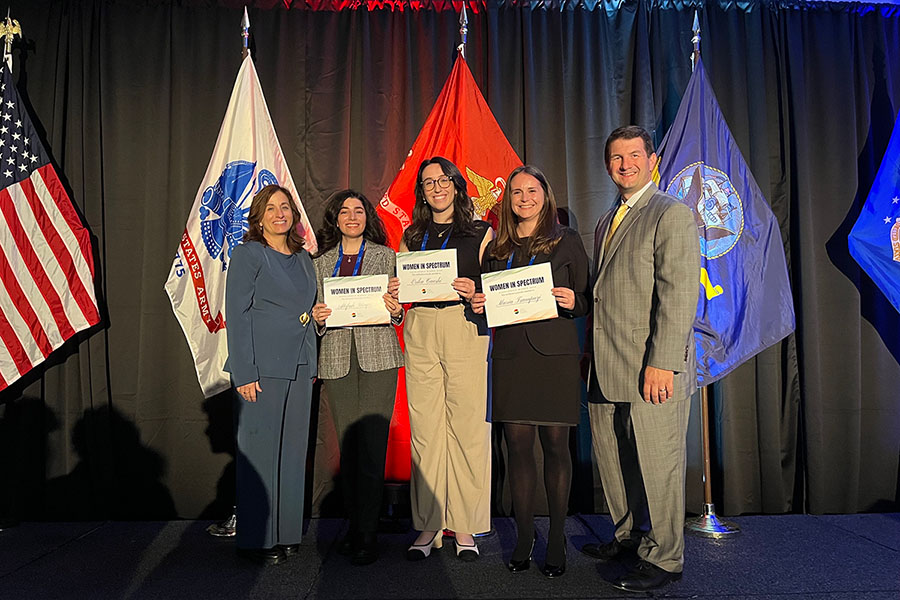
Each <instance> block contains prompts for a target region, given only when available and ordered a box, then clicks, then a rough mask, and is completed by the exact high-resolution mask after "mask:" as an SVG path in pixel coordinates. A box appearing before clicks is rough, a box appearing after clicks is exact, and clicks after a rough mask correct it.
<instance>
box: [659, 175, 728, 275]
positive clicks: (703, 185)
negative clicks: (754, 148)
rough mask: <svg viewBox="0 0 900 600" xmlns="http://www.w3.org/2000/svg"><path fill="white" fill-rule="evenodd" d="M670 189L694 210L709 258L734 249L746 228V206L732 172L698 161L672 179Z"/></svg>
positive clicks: (702, 247) (701, 247)
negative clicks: (726, 172) (728, 172)
mask: <svg viewBox="0 0 900 600" xmlns="http://www.w3.org/2000/svg"><path fill="white" fill-rule="evenodd" d="M666 192H668V193H669V194H672V195H673V196H675V197H676V198H678V199H679V200H681V201H682V202H684V203H685V204H687V205H688V207H689V208H690V209H691V210H692V211H693V213H694V219H695V220H696V221H697V229H698V230H699V234H700V252H701V254H703V256H704V257H705V258H707V259H714V258H719V257H720V256H723V255H725V254H727V253H728V251H729V250H731V249H732V248H734V246H735V244H737V242H738V240H739V239H740V238H741V234H742V233H743V231H744V206H743V203H742V202H741V197H740V195H738V193H737V190H736V189H735V188H734V186H733V185H732V183H731V180H730V179H729V178H728V175H726V174H725V173H724V172H722V171H720V170H719V169H716V168H714V167H710V166H709V165H706V164H704V163H702V162H695V163H692V164H690V165H688V166H686V167H685V168H683V169H682V170H681V171H679V172H678V174H677V175H675V177H673V178H672V182H671V183H670V184H669V187H668V188H666Z"/></svg>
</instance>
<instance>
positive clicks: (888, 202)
mask: <svg viewBox="0 0 900 600" xmlns="http://www.w3.org/2000/svg"><path fill="white" fill-rule="evenodd" d="M898 123H900V121H898ZM848 242H849V244H850V254H851V255H853V258H854V259H856V262H858V263H859V266H860V267H862V268H863V271H865V272H866V273H867V274H868V275H869V277H871V278H872V281H874V282H875V285H877V286H878V288H879V289H880V290H881V291H882V292H883V293H884V295H885V296H887V299H888V300H890V302H891V304H893V305H894V308H896V309H897V310H900V124H895V125H894V133H892V134H891V141H890V143H889V144H888V148H887V151H886V152H885V153H884V159H883V160H882V161H881V167H880V168H879V169H878V174H877V175H875V183H873V184H872V189H871V190H870V191H869V197H868V198H866V203H865V204H864V205H863V207H862V212H861V213H860V214H859V218H858V219H857V220H856V223H855V224H854V225H853V229H852V230H850V236H849V237H848Z"/></svg>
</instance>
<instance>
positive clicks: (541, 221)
mask: <svg viewBox="0 0 900 600" xmlns="http://www.w3.org/2000/svg"><path fill="white" fill-rule="evenodd" d="M521 173H525V174H526V175H531V176H532V177H534V178H535V179H537V180H538V183H540V184H541V189H543V190H544V206H543V207H541V214H540V215H538V222H537V225H536V226H535V228H534V233H532V235H531V238H530V239H529V242H528V247H527V248H526V250H527V252H528V253H529V254H550V253H551V252H553V250H554V249H555V248H556V245H557V244H558V243H559V240H560V239H561V238H562V235H563V231H564V229H565V228H564V227H563V226H562V225H560V224H559V221H557V216H556V196H554V195H553V189H552V188H551V187H550V184H549V183H547V178H546V177H544V174H543V173H542V172H541V170H540V169H538V168H537V167H533V166H531V165H522V166H521V167H516V168H515V169H514V170H513V172H512V173H510V174H509V177H508V178H507V179H506V188H504V190H503V197H502V198H500V224H499V225H498V226H497V237H496V238H495V239H494V245H493V247H492V248H491V258H496V259H498V260H499V259H503V258H509V255H510V254H512V253H513V252H515V251H516V250H519V249H521V248H522V247H523V244H522V240H521V238H520V237H519V233H518V232H517V231H516V226H517V225H518V224H519V217H517V216H516V213H514V212H513V209H512V192H511V191H510V189H509V188H510V185H511V184H512V181H513V179H514V178H515V177H516V175H519V174H521Z"/></svg>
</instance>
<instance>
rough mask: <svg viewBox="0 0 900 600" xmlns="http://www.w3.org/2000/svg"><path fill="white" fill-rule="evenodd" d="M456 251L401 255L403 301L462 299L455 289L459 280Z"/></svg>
mask: <svg viewBox="0 0 900 600" xmlns="http://www.w3.org/2000/svg"><path fill="white" fill-rule="evenodd" d="M456 273H457V270H456V249H455V248H451V249H449V250H422V251H421V252H400V253H399V254H397V278H398V279H400V298H399V300H400V302H443V301H446V300H459V294H458V293H457V292H456V290H454V289H453V280H454V279H456V277H457V275H456Z"/></svg>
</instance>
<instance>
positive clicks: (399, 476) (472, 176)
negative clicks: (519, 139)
mask: <svg viewBox="0 0 900 600" xmlns="http://www.w3.org/2000/svg"><path fill="white" fill-rule="evenodd" d="M432 156H443V157H444V158H446V159H448V160H450V161H452V162H453V164H455V165H456V166H457V167H459V170H460V171H462V174H463V177H465V178H466V182H467V183H468V192H469V196H471V198H472V203H473V204H474V205H475V216H476V218H479V219H484V220H486V221H491V223H492V225H494V227H496V225H497V217H496V215H495V214H494V213H492V212H491V211H492V209H493V208H494V206H495V205H496V204H497V202H498V201H499V200H500V195H501V194H502V193H503V190H504V188H506V177H507V176H509V174H510V173H511V172H512V170H513V169H515V168H516V167H518V166H520V165H521V164H522V161H521V160H519V157H518V156H516V153H515V151H514V150H513V149H512V146H510V145H509V141H508V140H507V139H506V136H505V135H504V134H503V130H501V129H500V126H499V125H498V124H497V121H496V119H494V115H493V114H492V113H491V109H490V108H489V107H488V105H487V102H485V100H484V96H482V95H481V91H480V90H479V89H478V85H477V84H476V83H475V79H474V78H473V77H472V72H471V71H469V66H468V65H467V64H466V61H465V59H463V58H462V57H461V56H457V58H456V63H455V64H454V65H453V70H452V71H451V72H450V77H449V78H447V82H446V83H445V84H444V87H443V89H441V93H440V94H439V95H438V98H437V101H436V102H435V103H434V108H432V109H431V113H430V114H429V115H428V118H427V119H425V124H424V125H423V126H422V130H421V131H420V132H419V135H418V137H417V138H416V141H415V142H414V143H413V146H412V149H410V151H409V153H408V154H407V156H406V160H405V161H404V162H403V165H402V166H401V167H400V172H399V173H397V177H396V178H394V181H393V183H391V187H390V188H388V191H387V192H385V194H384V196H382V198H381V203H380V204H379V206H378V212H379V214H380V215H381V218H382V220H383V221H384V227H385V230H386V231H387V234H388V244H389V245H390V246H392V247H394V248H397V247H398V246H399V244H400V238H401V236H402V235H403V231H404V230H405V229H406V228H407V227H408V226H409V224H410V223H411V222H412V221H411V219H412V209H413V206H415V202H416V196H415V186H416V175H417V174H418V171H419V165H421V164H422V161H423V160H425V159H428V158H431V157H432ZM401 339H402V338H401ZM397 383H398V385H397V398H396V401H395V404H394V416H393V419H392V420H391V431H390V437H389V440H388V456H387V463H386V465H385V474H386V476H387V478H388V479H392V480H397V481H408V480H409V476H410V465H411V462H410V450H409V412H408V406H407V403H406V383H405V379H404V377H403V375H402V374H401V376H400V378H399V380H398V382H397Z"/></svg>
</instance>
